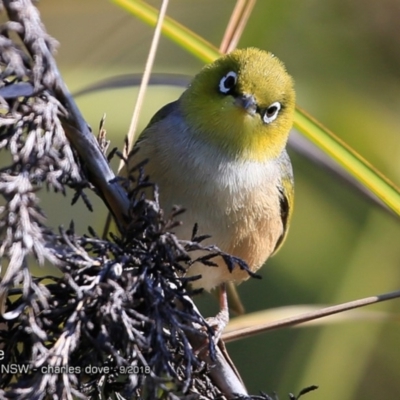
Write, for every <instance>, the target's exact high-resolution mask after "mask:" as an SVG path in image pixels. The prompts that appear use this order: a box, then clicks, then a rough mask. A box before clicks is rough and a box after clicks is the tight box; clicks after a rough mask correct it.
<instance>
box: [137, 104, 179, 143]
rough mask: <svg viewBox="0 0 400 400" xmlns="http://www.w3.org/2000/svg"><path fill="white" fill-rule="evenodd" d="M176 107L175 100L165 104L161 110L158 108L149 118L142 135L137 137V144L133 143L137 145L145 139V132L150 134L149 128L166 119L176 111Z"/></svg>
mask: <svg viewBox="0 0 400 400" xmlns="http://www.w3.org/2000/svg"><path fill="white" fill-rule="evenodd" d="M177 106H178V100H175V101H173V102H171V103H168V104H166V105H165V106H163V107H162V108H160V109H159V110H158V111H157V112H156V113H155V114H154V115H153V117H152V118H151V120H150V121H149V123H148V124H147V126H146V128H144V130H143V132H142V134H141V135H140V136H139V139H138V140H137V142H136V143H135V145H136V144H138V143H140V141H141V140H143V139H144V138H146V132H151V131H152V129H151V127H152V126H153V125H154V124H156V123H158V122H160V121H162V120H163V119H165V118H166V117H168V115H170V114H171V113H172V112H173V111H174V110H176V109H177Z"/></svg>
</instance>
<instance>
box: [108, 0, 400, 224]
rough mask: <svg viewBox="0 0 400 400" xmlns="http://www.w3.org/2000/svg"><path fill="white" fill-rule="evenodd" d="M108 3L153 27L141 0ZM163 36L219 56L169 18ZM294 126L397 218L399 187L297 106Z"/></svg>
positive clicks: (199, 53)
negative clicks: (116, 5)
mask: <svg viewBox="0 0 400 400" xmlns="http://www.w3.org/2000/svg"><path fill="white" fill-rule="evenodd" d="M111 1H113V2H114V3H116V4H118V5H119V6H120V7H122V8H123V9H124V10H126V11H128V12H129V13H131V14H133V15H135V16H136V17H138V18H139V19H141V20H142V21H144V22H146V23H147V24H149V25H152V26H155V24H156V21H157V15H158V10H157V9H156V8H154V7H151V6H149V5H148V4H146V3H145V2H144V1H142V0H111ZM163 33H164V34H165V36H167V37H169V38H170V39H171V40H172V41H174V42H175V43H177V44H179V45H180V46H182V47H183V48H184V49H186V50H187V51H189V52H190V53H192V54H193V55H195V56H196V57H198V58H199V59H201V60H202V61H204V62H206V63H209V62H211V61H213V60H215V59H216V58H218V57H219V55H220V54H219V51H218V49H217V48H216V47H215V46H213V45H212V44H210V43H209V42H207V41H206V40H204V39H203V38H202V37H200V36H199V35H196V34H195V33H194V32H192V31H190V30H189V29H188V28H186V27H184V26H183V25H181V24H179V23H178V22H176V21H174V20H173V19H172V18H170V17H167V18H166V19H165V22H164V26H163ZM294 126H295V128H296V129H298V130H299V131H300V132H302V133H303V134H304V135H305V136H306V137H307V138H308V139H309V140H311V141H312V142H313V143H315V144H316V145H317V146H318V147H320V148H321V149H322V150H323V151H324V152H326V153H327V154H328V155H329V156H330V157H332V158H333V159H334V160H336V161H337V162H338V163H339V164H340V165H342V166H343V167H344V168H345V169H346V170H347V171H348V172H349V173H350V174H351V175H352V176H354V177H355V178H356V179H357V180H358V181H360V182H361V183H362V184H363V185H365V187H367V188H368V189H369V190H371V192H372V193H374V194H375V195H376V196H377V197H378V198H379V199H381V200H382V201H383V202H384V203H385V204H386V205H387V206H388V207H389V208H390V209H391V210H393V211H394V212H395V213H396V214H397V215H399V216H400V190H399V188H397V187H396V186H395V185H394V184H393V183H392V182H391V181H390V180H389V179H388V178H386V177H385V176H384V175H383V174H382V173H380V172H379V171H378V170H377V169H376V168H374V167H373V166H372V165H371V164H370V163H369V162H368V161H366V160H365V159H364V158H362V157H361V156H360V155H359V154H358V153H357V152H356V151H354V150H353V149H352V148H351V147H350V146H349V145H347V144H346V143H344V142H343V141H341V140H340V139H339V138H337V137H336V136H335V135H334V134H333V133H332V132H330V131H329V130H328V129H326V128H325V127H323V126H322V125H321V124H320V123H319V122H318V121H316V120H315V119H314V118H312V117H311V116H310V115H308V114H307V113H306V112H305V111H303V110H301V109H300V108H299V107H297V110H296V115H295V120H294Z"/></svg>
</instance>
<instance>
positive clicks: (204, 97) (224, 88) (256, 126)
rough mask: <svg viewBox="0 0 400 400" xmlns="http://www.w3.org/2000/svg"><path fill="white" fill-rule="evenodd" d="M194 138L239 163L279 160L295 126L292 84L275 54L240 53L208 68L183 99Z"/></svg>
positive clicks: (182, 107)
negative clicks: (205, 141)
mask: <svg viewBox="0 0 400 400" xmlns="http://www.w3.org/2000/svg"><path fill="white" fill-rule="evenodd" d="M179 103H180V108H181V110H182V113H183V116H184V118H185V120H186V122H187V124H188V125H189V127H190V129H191V130H192V132H193V134H195V135H199V137H200V138H203V139H204V140H207V141H208V142H209V143H211V144H213V145H215V146H218V147H220V148H221V151H225V152H227V153H229V154H231V155H232V156H234V157H236V158H240V159H248V160H254V161H264V160H268V159H273V158H276V157H278V156H279V154H280V153H281V152H282V150H283V148H284V147H285V145H286V141H287V138H288V135H289V131H290V128H291V127H292V124H293V115H294V108H295V92H294V88H293V80H292V78H291V77H290V75H288V73H287V72H286V69H285V67H284V65H283V64H282V62H281V61H280V60H278V59H277V58H276V57H275V56H274V55H273V54H271V53H268V52H266V51H262V50H259V49H256V48H247V49H239V50H235V51H233V52H232V53H230V54H228V55H226V56H223V57H221V58H219V59H218V60H216V61H215V62H213V63H212V64H209V65H207V66H205V67H204V68H203V69H202V70H201V71H200V72H199V74H197V75H196V76H195V77H194V79H193V81H192V83H191V85H190V86H189V88H188V89H187V90H186V91H185V92H184V93H183V94H182V96H181V98H180V101H179Z"/></svg>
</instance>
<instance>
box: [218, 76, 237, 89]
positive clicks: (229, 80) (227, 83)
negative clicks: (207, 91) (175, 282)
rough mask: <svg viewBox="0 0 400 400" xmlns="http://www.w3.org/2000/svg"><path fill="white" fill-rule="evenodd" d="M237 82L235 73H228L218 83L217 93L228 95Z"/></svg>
mask: <svg viewBox="0 0 400 400" xmlns="http://www.w3.org/2000/svg"><path fill="white" fill-rule="evenodd" d="M236 82H237V73H236V72H233V71H230V72H228V73H227V74H226V75H225V76H224V77H223V78H222V79H221V80H220V81H219V91H220V92H221V93H224V94H228V93H230V92H231V91H232V89H233V88H234V87H235V85H236Z"/></svg>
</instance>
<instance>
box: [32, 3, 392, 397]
mask: <svg viewBox="0 0 400 400" xmlns="http://www.w3.org/2000/svg"><path fill="white" fill-rule="evenodd" d="M149 3H150V4H153V5H154V6H157V7H158V6H159V5H160V1H150V2H149ZM234 5H235V1H234V0H220V1H215V0H170V6H169V10H168V15H170V16H172V17H173V18H175V19H177V20H178V21H179V22H181V23H182V24H184V25H186V26H188V27H189V28H190V29H192V30H194V31H195V32H197V33H198V34H200V35H202V36H204V37H205V38H206V39H207V40H209V41H210V42H212V43H214V44H215V45H217V46H218V45H219V43H220V41H221V39H222V36H223V33H224V30H225V27H226V25H227V23H228V20H229V17H230V13H231V12H232V9H233V7H234ZM39 9H40V11H41V14H42V18H43V21H44V23H45V25H46V27H47V30H48V31H49V33H50V34H51V35H52V36H54V37H55V38H56V39H57V40H58V41H59V42H60V46H59V49H58V54H57V62H58V64H59V67H60V69H61V72H62V74H63V76H64V79H65V80H66V82H67V85H68V86H69V88H70V89H71V91H75V90H78V89H81V88H83V87H85V86H87V85H89V84H91V83H94V82H96V81H98V80H100V79H104V78H108V77H112V76H115V75H118V74H126V73H132V72H141V71H142V70H143V68H144V64H145V60H146V55H147V52H148V49H149V44H150V41H151V38H152V29H151V28H150V27H148V26H147V25H144V24H143V23H142V22H141V21H138V20H136V19H134V18H133V17H132V16H130V15H128V14H126V13H125V12H123V11H122V10H120V9H119V8H118V7H117V6H115V5H114V4H112V3H111V2H109V1H107V0H85V1H81V0H42V1H41V2H40V3H39ZM399 20H400V2H399V1H398V0H382V1H380V2H376V1H374V0H364V1H362V0H353V1H352V2H347V1H344V0H326V1H324V2H321V1H317V0H303V1H301V2H300V1H293V0H292V1H291V0H281V1H265V0H259V1H258V3H257V5H256V7H255V10H254V12H253V14H252V16H251V18H250V20H249V23H248V26H247V28H246V30H245V33H244V35H243V37H242V39H241V41H240V47H247V46H256V47H260V48H262V49H266V50H270V51H272V52H273V53H274V54H276V55H277V56H278V57H279V58H280V59H282V60H283V61H284V62H285V64H286V66H287V69H288V71H289V72H290V74H291V75H292V76H293V77H294V79H295V81H296V88H297V98H298V104H299V105H301V106H302V107H303V108H305V109H306V110H307V111H308V112H310V113H311V114H312V115H313V116H314V117H316V118H317V119H318V120H320V121H321V122H322V123H324V124H325V125H326V126H327V127H328V128H330V129H331V130H333V131H334V132H335V133H336V134H337V135H338V136H340V137H341V138H342V139H344V140H345V141H346V142H347V143H349V144H350V145H351V146H353V147H354V148H355V149H356V150H357V151H358V152H360V153H361V154H362V155H363V156H364V157H365V158H366V159H368V160H369V161H371V162H372V163H373V164H374V165H375V166H376V167H377V168H378V169H380V170H381V171H382V172H383V173H384V174H386V175H387V176H388V177H389V178H390V179H392V180H393V181H394V182H395V183H397V184H399V182H400V130H399V125H400V24H399V23H398V21H399ZM201 66H202V64H201V63H200V61H198V60H196V59H194V58H193V57H192V56H191V55H189V54H187V53H185V52H184V51H183V50H182V49H180V48H179V47H177V46H176V45H175V44H174V43H171V42H170V41H169V40H168V39H165V38H163V39H162V40H161V45H160V49H159V52H158V55H157V59H156V64H155V68H154V70H155V71H158V72H177V73H183V74H189V75H193V74H195V73H196V72H197V71H198V70H199V69H200V68H201ZM180 93H181V90H179V89H177V88H168V87H153V88H150V89H149V91H148V94H147V97H146V102H145V107H144V112H143V113H142V118H141V128H143V127H144V125H145V124H146V123H147V121H148V120H149V118H150V117H151V116H152V115H153V114H154V112H156V111H157V110H158V109H159V108H160V107H161V106H162V105H163V104H165V103H166V102H168V101H171V100H174V99H176V98H177V97H178V96H179V94H180ZM136 94H137V90H136V89H135V88H127V89H123V90H113V91H108V92H99V93H96V94H93V95H87V96H84V97H81V98H79V99H77V101H78V105H79V107H80V108H81V110H82V112H83V114H84V116H85V118H86V119H87V121H88V122H89V124H90V125H91V126H92V128H93V130H94V131H95V132H96V133H97V128H98V124H99V121H100V119H101V117H102V115H103V113H106V114H107V121H106V128H107V131H108V138H109V139H111V140H112V145H111V146H112V147H114V146H121V144H122V143H123V138H124V136H125V134H126V132H127V129H128V125H129V120H130V115H131V112H132V109H133V106H134V103H135V98H136ZM291 155H292V160H293V165H294V171H295V179H296V199H295V211H294V218H293V221H292V226H291V230H290V234H289V237H288V240H287V242H286V244H285V246H284V247H283V249H282V250H281V251H280V253H279V254H278V255H277V256H276V257H274V258H273V259H271V260H269V261H268V263H267V267H265V268H263V270H262V276H263V279H262V280H250V281H248V282H246V283H244V284H243V285H241V286H240V287H239V292H240V294H241V296H242V298H243V302H244V304H245V306H246V308H247V311H248V312H251V311H256V310H263V309H266V308H272V307H278V306H283V305H292V304H335V303H338V302H343V301H349V300H353V299H356V298H359V297H364V296H370V295H374V294H379V293H384V292H389V291H393V290H396V289H398V288H399V286H400V223H399V219H396V217H393V216H391V215H389V214H388V213H387V212H385V211H383V210H381V209H378V208H377V207H376V206H374V205H372V204H371V203H370V202H369V201H367V200H366V199H365V198H364V197H362V196H360V195H359V194H357V193H356V192H354V191H353V190H352V189H351V188H350V187H349V186H347V185H344V184H343V183H342V182H340V181H337V180H336V179H335V178H334V177H332V176H331V175H329V174H327V173H326V172H325V171H323V170H321V169H320V168H318V167H315V166H314V165H313V164H312V163H310V162H309V161H307V160H305V159H304V158H302V157H301V156H299V155H296V154H293V153H292V154H291ZM46 196H47V197H44V198H43V201H42V205H43V208H44V209H45V212H46V213H47V215H48V216H49V219H50V223H51V225H52V226H57V225H60V224H62V225H64V226H65V225H68V224H69V222H70V219H71V218H72V217H73V219H74V220H75V222H76V229H77V231H79V232H85V231H86V229H87V226H88V225H91V226H93V227H94V228H95V229H96V230H97V231H98V232H101V231H102V227H103V224H104V219H105V215H106V210H105V207H104V206H103V205H102V204H101V202H100V201H99V200H97V199H96V198H94V197H93V200H94V204H95V212H93V213H90V212H89V211H87V210H86V209H85V207H84V206H83V205H82V204H79V205H78V206H74V207H73V208H70V206H69V203H70V201H71V198H72V194H71V193H70V194H69V196H68V197H67V198H66V199H64V198H61V197H60V196H57V197H56V198H55V195H46ZM55 199H56V200H55ZM203 297H204V298H203V299H200V301H199V302H200V303H201V305H202V308H203V309H204V310H205V311H204V312H205V314H206V315H212V314H213V313H214V312H215V310H216V302H215V301H214V300H213V299H212V298H211V297H210V296H206V295H205V296H203ZM369 309H371V310H383V311H386V312H388V313H393V314H396V313H397V314H398V313H399V311H400V300H394V301H390V302H386V303H383V304H380V305H377V306H374V307H370V308H369ZM397 319H398V318H393V319H392V320H390V321H387V322H382V321H381V322H371V321H363V322H360V321H353V322H346V323H342V324H336V325H327V326H325V327H304V328H296V329H283V330H279V331H275V332H273V333H267V334H263V335H260V336H258V337H256V338H252V339H247V340H242V341H240V342H236V343H233V344H229V346H228V350H229V352H230V353H231V356H232V358H233V360H234V362H235V364H236V365H237V367H238V369H239V371H240V372H241V374H242V376H243V379H244V381H245V383H246V385H247V387H248V389H249V391H250V392H251V393H253V394H256V393H258V392H259V391H260V390H263V391H265V392H268V393H271V392H272V391H276V392H277V393H278V394H279V395H280V396H281V397H280V398H281V399H284V398H287V397H286V396H287V393H288V392H289V391H292V392H298V391H299V390H300V389H301V388H303V387H305V386H308V385H311V384H316V385H319V387H320V388H319V389H318V390H317V391H316V392H313V393H310V394H308V395H307V396H306V397H305V398H307V399H310V400H311V399H324V400H330V399H332V400H333V399H340V400H347V399H361V398H362V399H364V400H376V399H397V398H399V393H400V380H399V371H400V357H399V355H400V350H399V345H398V343H399V340H398V338H399V334H400V325H399V323H398V321H397Z"/></svg>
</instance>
